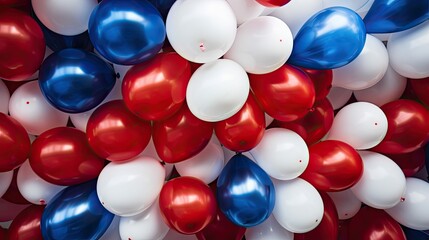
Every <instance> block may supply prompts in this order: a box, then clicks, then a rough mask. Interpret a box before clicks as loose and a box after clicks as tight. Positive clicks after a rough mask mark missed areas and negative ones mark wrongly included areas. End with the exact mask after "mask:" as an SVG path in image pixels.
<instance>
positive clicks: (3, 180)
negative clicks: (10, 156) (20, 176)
mask: <svg viewBox="0 0 429 240" xmlns="http://www.w3.org/2000/svg"><path fill="white" fill-rule="evenodd" d="M12 177H13V170H12V171H9V172H0V197H1V196H3V194H5V192H6V191H7V189H8V188H9V186H10V183H11V182H12Z"/></svg>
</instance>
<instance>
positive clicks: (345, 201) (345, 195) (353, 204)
mask: <svg viewBox="0 0 429 240" xmlns="http://www.w3.org/2000/svg"><path fill="white" fill-rule="evenodd" d="M328 195H329V197H331V199H332V201H334V204H335V208H336V209H337V212H338V218H339V219H340V220H345V219H350V218H352V217H353V216H354V215H356V213H358V212H359V209H360V208H361V206H362V202H361V201H360V200H359V199H357V197H356V196H355V195H354V194H353V192H352V190H351V189H347V190H344V191H340V192H328Z"/></svg>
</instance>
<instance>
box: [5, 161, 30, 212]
mask: <svg viewBox="0 0 429 240" xmlns="http://www.w3.org/2000/svg"><path fill="white" fill-rule="evenodd" d="M18 170H19V169H15V170H14V171H13V177H12V182H11V183H10V185H9V188H8V189H7V191H6V192H5V193H4V195H3V196H2V198H3V199H4V200H6V201H8V202H11V203H16V204H23V205H24V204H25V205H26V204H29V203H30V202H29V201H27V199H25V198H24V197H23V196H22V194H21V192H20V191H19V188H18V181H17V178H18Z"/></svg>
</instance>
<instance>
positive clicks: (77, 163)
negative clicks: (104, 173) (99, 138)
mask: <svg viewBox="0 0 429 240" xmlns="http://www.w3.org/2000/svg"><path fill="white" fill-rule="evenodd" d="M30 165H31V168H32V169H33V171H34V172H35V173H36V174H37V175H39V177H41V178H42V179H44V180H45V181H47V182H49V183H52V184H55V185H65V186H69V185H75V184H79V183H83V182H86V181H89V180H91V179H94V178H96V177H97V176H98V175H99V174H100V172H101V170H102V169H103V167H104V159H102V158H99V157H98V156H97V155H95V153H93V152H92V150H91V148H90V147H89V145H88V141H87V140H86V135H85V133H83V132H81V131H79V130H77V129H75V128H69V127H58V128H53V129H50V130H48V131H46V132H44V133H42V134H41V135H40V136H39V137H38V138H37V139H36V140H35V141H34V142H33V145H32V149H31V155H30Z"/></svg>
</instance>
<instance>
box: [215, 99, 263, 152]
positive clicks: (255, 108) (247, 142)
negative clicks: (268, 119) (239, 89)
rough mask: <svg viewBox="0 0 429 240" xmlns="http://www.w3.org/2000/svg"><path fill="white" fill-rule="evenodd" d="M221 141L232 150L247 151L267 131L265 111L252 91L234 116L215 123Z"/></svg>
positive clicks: (256, 143)
mask: <svg viewBox="0 0 429 240" xmlns="http://www.w3.org/2000/svg"><path fill="white" fill-rule="evenodd" d="M214 129H215V133H216V136H217V138H218V139H219V142H220V143H221V144H222V145H224V146H225V147H226V148H228V149H229V150H231V151H235V152H245V151H249V150H250V149H252V148H254V147H255V146H256V145H258V143H259V142H260V141H261V139H262V137H263V136H264V132H265V113H264V112H263V111H262V110H261V108H260V107H259V105H258V103H257V102H256V100H255V98H254V96H253V94H252V93H250V94H249V97H248V98H247V101H246V103H245V104H244V106H243V107H242V108H241V109H240V111H239V112H238V113H236V114H234V116H232V117H230V118H228V119H225V120H223V121H220V122H216V123H215V124H214Z"/></svg>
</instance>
